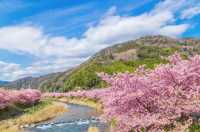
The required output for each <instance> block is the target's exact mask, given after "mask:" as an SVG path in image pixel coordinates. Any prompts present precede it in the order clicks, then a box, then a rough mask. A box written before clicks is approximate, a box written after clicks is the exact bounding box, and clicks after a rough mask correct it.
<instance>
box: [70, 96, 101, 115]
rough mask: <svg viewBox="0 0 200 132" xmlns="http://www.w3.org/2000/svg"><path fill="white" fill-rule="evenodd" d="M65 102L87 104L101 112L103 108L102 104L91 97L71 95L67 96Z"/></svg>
mask: <svg viewBox="0 0 200 132" xmlns="http://www.w3.org/2000/svg"><path fill="white" fill-rule="evenodd" d="M67 102H68V103H72V104H79V105H85V106H89V107H91V108H94V109H96V110H97V111H98V112H102V110H103V107H102V105H101V104H100V103H99V102H98V101H96V100H93V99H88V98H77V97H71V98H67Z"/></svg>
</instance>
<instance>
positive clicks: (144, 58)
mask: <svg viewBox="0 0 200 132" xmlns="http://www.w3.org/2000/svg"><path fill="white" fill-rule="evenodd" d="M176 51H177V52H179V53H180V54H181V55H182V56H183V57H187V56H191V55H195V54H199V53H200V40H198V39H192V38H187V39H175V38H170V37H165V36H160V35H159V36H146V37H141V38H139V39H136V40H133V41H128V42H124V43H120V44H116V45H114V46H111V47H108V48H105V49H103V50H101V51H100V52H98V53H96V54H95V55H94V56H92V57H91V58H90V59H89V60H88V61H86V62H84V63H82V64H81V65H79V66H78V67H75V68H73V69H70V70H68V71H65V72H60V73H54V74H49V75H46V76H41V77H37V78H33V77H27V78H23V79H19V80H16V81H14V82H11V83H9V84H8V85H6V86H7V87H12V88H39V89H41V90H43V91H69V90H78V89H91V88H97V87H104V86H105V85H106V84H105V83H104V82H103V81H101V79H100V78H99V77H98V76H97V75H96V73H97V72H106V73H108V74H113V73H117V72H125V71H129V72H132V71H134V70H135V69H136V68H137V67H138V66H139V65H144V64H145V65H146V67H148V68H153V67H155V65H157V64H160V63H167V60H166V58H167V57H168V56H169V55H171V54H173V53H174V52H176Z"/></svg>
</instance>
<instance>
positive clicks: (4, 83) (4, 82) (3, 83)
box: [0, 80, 9, 86]
mask: <svg viewBox="0 0 200 132" xmlns="http://www.w3.org/2000/svg"><path fill="white" fill-rule="evenodd" d="M8 83H9V81H1V80H0V86H3V85H6V84H8Z"/></svg>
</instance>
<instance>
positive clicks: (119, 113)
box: [44, 53, 200, 132]
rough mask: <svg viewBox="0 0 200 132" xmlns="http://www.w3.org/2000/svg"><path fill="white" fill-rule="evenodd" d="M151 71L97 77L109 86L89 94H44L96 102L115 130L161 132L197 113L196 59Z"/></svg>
mask: <svg viewBox="0 0 200 132" xmlns="http://www.w3.org/2000/svg"><path fill="white" fill-rule="evenodd" d="M169 61H170V63H169V64H165V65H163V64H161V65H159V66H157V67H156V68H155V69H154V70H145V68H144V67H139V68H138V69H137V70H136V71H135V72H134V73H121V74H115V75H112V76H111V75H107V74H104V73H101V74H99V76H101V78H102V79H103V80H105V81H106V82H107V83H108V84H109V85H110V87H109V88H106V89H99V90H92V91H78V92H69V93H47V94H45V95H44V96H47V97H49V96H51V97H63V96H65V97H72V96H74V97H87V98H93V99H97V100H99V101H100V102H101V103H102V104H103V106H104V115H103V117H106V119H113V118H114V119H115V120H117V122H118V124H117V131H122V132H128V131H130V130H132V129H134V130H135V131H140V130H141V128H145V129H146V130H148V131H152V132H157V131H163V127H164V126H166V125H168V124H171V123H174V122H175V121H176V120H177V118H181V117H188V118H189V119H191V117H192V115H195V114H197V113H200V100H199V97H200V56H199V55H196V56H194V57H191V58H188V59H187V60H182V59H181V57H180V55H179V54H177V53H176V54H174V55H172V56H171V57H170V58H169Z"/></svg>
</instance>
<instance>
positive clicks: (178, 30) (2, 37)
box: [0, 0, 189, 80]
mask: <svg viewBox="0 0 200 132" xmlns="http://www.w3.org/2000/svg"><path fill="white" fill-rule="evenodd" d="M183 1H184V0H180V3H179V2H176V4H177V5H174V1H172V0H166V1H164V2H161V3H159V4H158V5H157V6H156V7H155V8H154V9H153V10H152V11H150V12H146V13H143V14H141V15H139V16H126V17H124V16H119V15H114V13H115V10H116V8H115V7H112V8H111V9H110V10H109V11H108V13H106V15H105V17H103V18H102V20H100V22H99V24H97V25H95V26H90V27H89V28H88V30H86V31H85V33H84V34H83V36H82V38H67V37H65V36H56V37H54V36H49V35H48V34H45V33H44V32H43V30H42V28H40V27H34V26H31V25H16V26H7V27H2V28H0V49H4V50H8V51H10V52H15V53H18V54H31V55H33V56H36V57H37V58H39V60H38V61H36V62H33V64H31V65H30V66H28V67H26V68H22V67H20V65H18V64H6V65H3V66H2V67H5V68H7V66H10V65H11V66H10V67H13V68H14V69H15V70H10V69H9V68H8V70H5V71H4V73H3V74H2V75H0V77H1V78H0V79H6V80H7V79H9V78H10V79H9V80H13V79H17V78H20V77H24V76H28V75H41V74H44V73H50V72H56V71H60V70H64V69H67V68H69V67H72V66H74V65H77V64H80V63H81V62H83V61H84V60H86V59H87V58H88V57H89V56H90V55H92V54H94V53H95V52H97V51H99V50H100V49H102V48H105V47H107V46H110V45H113V44H116V43H119V42H122V41H127V40H130V39H135V38H138V37H140V36H144V35H152V34H153V35H157V34H162V35H168V36H173V37H178V36H180V35H181V34H182V33H184V32H185V31H186V30H187V29H188V28H189V25H188V24H176V23H175V21H176V18H175V15H174V14H175V12H176V11H177V10H178V9H180V8H182V6H183V4H184V3H181V2H183ZM6 71H7V73H6Z"/></svg>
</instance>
